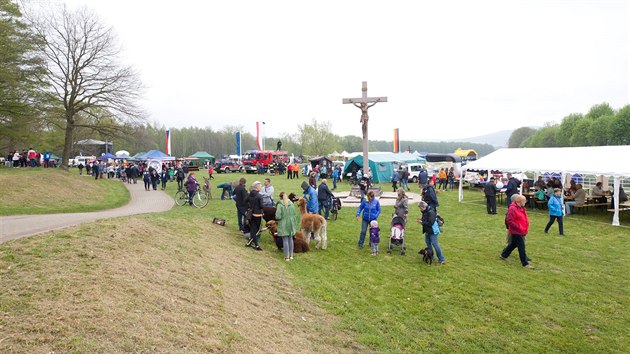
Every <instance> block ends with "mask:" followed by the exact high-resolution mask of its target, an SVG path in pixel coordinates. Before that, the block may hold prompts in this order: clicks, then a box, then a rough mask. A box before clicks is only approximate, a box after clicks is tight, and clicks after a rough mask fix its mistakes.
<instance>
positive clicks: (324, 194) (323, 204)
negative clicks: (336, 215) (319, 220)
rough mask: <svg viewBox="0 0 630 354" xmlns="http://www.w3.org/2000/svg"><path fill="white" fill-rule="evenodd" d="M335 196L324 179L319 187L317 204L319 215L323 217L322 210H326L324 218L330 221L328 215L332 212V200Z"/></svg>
mask: <svg viewBox="0 0 630 354" xmlns="http://www.w3.org/2000/svg"><path fill="white" fill-rule="evenodd" d="M334 197H335V196H334V195H333V193H332V192H331V191H330V188H328V183H327V181H326V178H324V179H322V183H320V184H319V187H317V202H318V204H319V211H318V213H319V215H322V209H324V217H325V218H326V220H328V213H329V212H330V200H331V198H334Z"/></svg>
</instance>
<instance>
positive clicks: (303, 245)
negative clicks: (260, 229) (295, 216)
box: [266, 220, 309, 253]
mask: <svg viewBox="0 0 630 354" xmlns="http://www.w3.org/2000/svg"><path fill="white" fill-rule="evenodd" d="M266 226H267V229H268V230H269V232H270V233H271V235H272V236H273V239H274V242H275V243H276V246H278V249H282V240H281V237H278V236H276V234H277V233H278V222H277V221H275V220H270V221H268V222H267V225H266ZM308 251H309V248H308V243H307V242H306V241H305V240H304V234H303V233H302V231H298V232H296V233H295V238H294V240H293V252H294V253H305V252H308Z"/></svg>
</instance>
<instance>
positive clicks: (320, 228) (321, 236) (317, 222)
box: [298, 198, 328, 250]
mask: <svg viewBox="0 0 630 354" xmlns="http://www.w3.org/2000/svg"><path fill="white" fill-rule="evenodd" d="M298 208H300V214H301V215H302V217H301V219H302V221H301V225H300V229H302V232H303V233H304V235H305V236H306V238H307V239H306V242H307V243H308V242H309V241H310V240H309V237H308V236H309V235H310V234H311V233H313V237H314V238H315V240H317V243H316V244H315V248H319V247H320V246H321V248H322V249H323V250H325V249H326V248H327V247H328V236H327V235H326V228H327V226H328V224H327V223H326V219H324V217H323V216H321V215H319V214H309V213H307V212H306V200H305V199H304V198H300V200H299V201H298Z"/></svg>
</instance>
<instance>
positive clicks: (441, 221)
mask: <svg viewBox="0 0 630 354" xmlns="http://www.w3.org/2000/svg"><path fill="white" fill-rule="evenodd" d="M435 222H437V224H438V226H440V227H441V226H442V225H444V218H443V217H442V215H440V214H437V215H436V216H435Z"/></svg>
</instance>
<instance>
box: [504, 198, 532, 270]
mask: <svg viewBox="0 0 630 354" xmlns="http://www.w3.org/2000/svg"><path fill="white" fill-rule="evenodd" d="M525 203H527V198H525V197H524V196H522V195H519V196H518V197H516V200H515V201H514V203H511V204H510V207H509V209H508V213H507V217H506V218H505V221H506V223H507V227H508V231H509V232H510V233H511V234H512V241H511V242H510V244H509V245H508V246H507V247H506V248H505V249H504V250H503V252H502V253H501V256H500V257H501V259H503V260H507V258H508V257H509V256H510V254H511V253H512V251H513V250H514V249H515V248H518V256H519V258H520V259H521V264H522V265H523V267H525V268H527V269H534V267H532V266H531V265H530V264H529V261H528V258H527V253H526V252H525V236H526V235H527V231H528V229H529V219H528V218H527V212H526V211H525Z"/></svg>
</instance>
